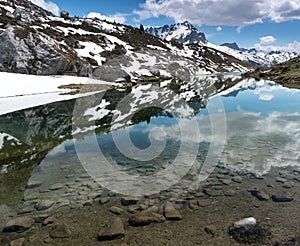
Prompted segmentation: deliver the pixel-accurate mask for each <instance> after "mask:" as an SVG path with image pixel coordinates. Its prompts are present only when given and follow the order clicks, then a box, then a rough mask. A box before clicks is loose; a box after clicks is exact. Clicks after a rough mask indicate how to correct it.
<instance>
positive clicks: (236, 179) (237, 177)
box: [232, 176, 243, 183]
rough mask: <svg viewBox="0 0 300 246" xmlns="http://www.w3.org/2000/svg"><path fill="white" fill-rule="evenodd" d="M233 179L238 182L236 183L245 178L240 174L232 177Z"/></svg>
mask: <svg viewBox="0 0 300 246" xmlns="http://www.w3.org/2000/svg"><path fill="white" fill-rule="evenodd" d="M232 181H234V182H236V183H242V181H243V178H242V177H240V176H235V177H233V178H232Z"/></svg>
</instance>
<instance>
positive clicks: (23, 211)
mask: <svg viewBox="0 0 300 246" xmlns="http://www.w3.org/2000/svg"><path fill="white" fill-rule="evenodd" d="M33 211H34V208H33V207H30V206H28V207H25V208H22V209H20V210H19V211H18V214H19V215H22V214H29V213H32V212H33Z"/></svg>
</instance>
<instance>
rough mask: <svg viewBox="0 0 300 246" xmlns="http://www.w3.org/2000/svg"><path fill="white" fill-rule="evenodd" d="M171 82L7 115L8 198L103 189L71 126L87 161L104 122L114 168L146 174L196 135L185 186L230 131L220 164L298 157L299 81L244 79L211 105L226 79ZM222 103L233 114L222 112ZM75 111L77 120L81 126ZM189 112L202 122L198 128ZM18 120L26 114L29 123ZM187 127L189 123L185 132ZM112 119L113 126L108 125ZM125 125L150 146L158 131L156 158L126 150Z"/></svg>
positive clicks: (258, 169)
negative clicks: (294, 84) (122, 142)
mask: <svg viewBox="0 0 300 246" xmlns="http://www.w3.org/2000/svg"><path fill="white" fill-rule="evenodd" d="M216 82H217V83H219V78H216V79H213V78H209V79H207V80H206V81H205V83H206V84H209V85H213V84H214V83H216ZM170 85H171V88H173V89H174V90H173V91H170V87H169V88H168V87H163V88H159V87H156V86H149V85H147V86H141V87H140V88H135V89H133V91H131V92H130V91H117V90H112V91H108V92H107V93H105V94H103V93H100V94H96V95H93V96H90V97H88V98H86V102H84V101H80V102H81V103H82V104H80V105H79V106H78V105H77V111H76V113H77V114H78V115H80V116H81V117H80V118H76V119H74V117H73V116H74V115H73V108H74V103H75V101H69V102H63V103H55V104H50V105H45V106H41V107H37V108H35V109H29V110H23V111H20V112H16V113H12V114H9V115H5V116H1V117H0V127H1V128H0V129H1V130H0V131H1V134H2V135H1V136H4V134H7V135H9V136H12V137H2V138H1V140H2V142H1V147H2V148H1V150H0V160H1V168H2V170H5V172H4V171H3V172H2V173H1V174H0V182H1V189H2V190H1V195H0V203H1V204H5V203H6V204H18V203H21V199H22V195H24V197H25V201H26V202H28V203H31V202H32V201H35V200H36V201H37V200H40V199H44V200H49V199H50V200H56V206H57V207H60V206H76V205H78V204H84V203H86V202H87V201H90V200H92V199H93V198H94V197H96V196H97V194H100V193H101V192H103V187H100V186H99V184H97V183H96V182H94V180H92V179H91V178H90V177H89V175H87V174H86V172H85V170H84V168H83V167H82V165H81V164H82V163H81V162H80V161H79V160H78V157H77V153H76V151H75V150H76V146H74V144H73V142H72V141H70V140H69V139H71V138H72V133H73V134H75V138H76V140H75V143H76V144H78V145H79V146H81V148H83V150H84V151H83V153H84V154H85V158H86V161H87V162H88V163H96V162H97V161H99V159H97V158H98V157H97V155H94V153H93V151H92V150H93V148H92V147H91V145H92V144H93V141H92V140H91V139H93V137H94V132H96V134H97V135H96V141H97V143H98V144H99V146H100V148H101V150H102V153H104V157H105V158H106V159H107V160H109V162H110V163H113V166H114V168H116V169H118V170H121V171H122V172H124V173H126V174H128V175H131V176H132V177H133V176H134V177H135V176H137V177H143V178H144V179H145V180H146V179H147V177H149V176H153V175H156V174H158V173H160V172H162V171H163V170H166V169H167V168H168V167H169V166H170V164H172V162H173V161H174V160H175V159H176V157H177V156H178V153H179V151H180V143H181V142H184V143H188V145H187V146H192V147H193V148H196V151H197V154H196V157H195V159H196V160H195V162H194V166H193V167H192V166H191V164H193V163H191V162H193V160H192V159H193V158H191V157H190V155H189V153H190V152H189V151H190V149H186V150H185V151H186V152H183V154H182V158H181V159H180V161H181V162H182V163H183V164H184V165H183V166H184V167H185V168H186V167H188V170H184V173H183V174H186V173H187V171H188V174H187V175H186V176H188V177H189V179H190V180H189V182H187V184H184V181H183V182H182V183H183V185H182V190H185V189H186V187H187V186H188V185H191V183H192V184H196V185H198V183H199V177H198V176H197V175H199V170H201V167H202V166H203V164H204V162H205V158H206V156H207V154H208V151H209V147H210V145H211V144H214V145H215V146H218V145H219V146H222V145H223V142H224V140H226V145H225V146H224V150H223V152H222V153H221V152H218V150H219V149H217V150H216V152H214V153H213V154H214V156H215V157H216V158H218V159H217V161H216V162H215V164H216V163H217V162H218V164H224V165H225V166H227V167H229V168H231V169H234V170H238V171H245V172H254V173H256V174H264V173H267V172H268V171H269V170H270V169H271V167H272V166H287V165H299V164H300V163H299V160H300V146H299V144H300V143H299V135H300V125H299V124H300V123H299V122H300V112H299V111H300V109H299V108H298V105H300V102H299V101H300V97H299V92H298V91H297V90H292V89H285V88H283V87H281V86H279V85H276V84H274V83H272V82H267V81H261V82H255V81H254V80H246V81H243V82H241V83H239V84H237V85H236V86H235V87H233V88H231V89H229V90H227V91H225V92H221V93H220V94H219V96H218V97H214V98H211V99H210V101H209V102H208V107H209V106H210V105H212V106H214V105H216V104H215V102H216V100H220V99H221V100H222V103H223V106H224V109H223V108H222V107H215V108H213V107H211V110H210V112H208V110H207V109H203V110H201V109H202V108H203V107H204V106H205V105H206V101H207V98H208V97H210V96H212V95H215V94H216V93H217V91H219V90H221V89H222V86H221V85H219V86H216V87H214V89H212V88H211V89H210V90H208V91H205V90H204V89H203V88H204V87H205V86H204V85H203V83H202V84H201V83H198V84H197V83H190V84H188V83H186V84H183V85H181V86H177V87H176V86H175V85H174V84H170ZM201 93H202V94H201ZM201 95H202V96H201ZM124 98H125V99H124ZM83 100H85V99H83ZM120 102H122V103H121V104H120ZM85 103H87V104H85ZM77 104H78V102H77ZM86 105H88V106H89V107H88V108H87V107H86ZM141 105H142V106H141ZM143 105H144V106H143ZM145 105H148V106H149V105H152V106H156V108H152V109H151V110H149V111H145V110H144V111H143V110H140V109H143V108H147V107H145ZM157 106H160V107H157ZM224 110H225V113H226V124H224V122H223V121H222V117H224V115H223V111H224ZM133 116H134V117H133ZM72 117H73V120H75V125H76V128H74V125H73V129H72ZM112 120H113V121H112ZM191 120H194V121H196V123H197V128H198V129H199V134H198V135H197V134H195V126H194V125H193V124H192V123H191V122H192V121H191ZM212 121H213V122H214V124H215V128H218V129H223V128H224V127H226V131H225V130H224V131H225V132H224V131H223V134H226V139H224V135H222V134H212ZM19 122H24V124H23V127H20V124H19ZM86 122H88V124H87V123H86ZM146 122H147V123H146ZM73 123H74V122H73ZM95 124H96V125H95ZM180 128H183V129H184V134H181V133H182V131H181V129H180ZM111 129H113V130H114V131H113V132H110V130H111ZM124 132H126V134H129V136H130V140H131V141H132V144H133V146H134V147H135V148H137V149H141V150H145V149H146V150H147V149H148V148H149V146H151V141H157V143H161V144H162V145H161V146H163V147H164V146H165V148H163V150H161V149H160V148H158V149H157V150H155V151H154V152H153V153H155V154H153V158H146V159H147V160H141V159H140V158H136V159H135V158H133V157H135V152H132V153H131V154H130V155H128V151H130V149H127V150H123V153H122V151H120V149H119V148H118V146H117V145H116V142H115V141H114V136H115V137H116V138H117V139H118V137H119V138H120V137H121V136H122V138H123V137H124ZM149 133H151V138H149ZM76 144H75V145H76ZM124 151H125V152H126V151H127V155H126V154H125V155H124ZM149 151H150V149H149ZM150 153H152V152H151V151H150ZM150 156H151V155H150ZM130 157H131V158H130ZM178 168H181V167H180V166H178ZM173 171H174V173H175V172H176V171H177V170H173ZM207 172H208V173H209V170H207ZM89 174H90V173H89ZM96 174H97V173H96ZM96 174H95V175H96ZM98 174H99V173H98ZM98 174H97V175H98ZM169 174H170V175H169V176H168V179H167V181H168V182H169V181H170V180H173V179H174V176H172V172H170V173H169ZM193 175H194V176H193ZM183 176H184V175H183ZM12 177H13V178H12ZM180 177H182V176H180ZM106 178H107V180H106V181H110V180H112V179H114V178H116V177H114V176H109V175H108V176H107V177H106ZM133 180H134V179H133ZM34 181H40V182H41V183H40V184H38V187H37V189H31V188H28V189H26V190H25V192H24V194H22V192H20V191H18V190H21V191H24V187H25V186H26V184H27V183H29V184H32V183H34ZM102 181H103V180H102ZM161 182H163V180H162V181H161ZM175 183H176V182H175ZM171 184H173V183H172V182H171ZM185 185H186V186H185ZM135 188H136V187H135ZM159 188H160V186H159ZM167 188H168V187H167Z"/></svg>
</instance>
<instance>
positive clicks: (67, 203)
mask: <svg viewBox="0 0 300 246" xmlns="http://www.w3.org/2000/svg"><path fill="white" fill-rule="evenodd" d="M70 205H71V202H70V200H60V201H59V204H58V208H62V207H68V206H70Z"/></svg>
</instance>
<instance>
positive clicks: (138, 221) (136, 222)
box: [128, 214, 152, 226]
mask: <svg viewBox="0 0 300 246" xmlns="http://www.w3.org/2000/svg"><path fill="white" fill-rule="evenodd" d="M128 222H129V224H130V225H131V226H145V225H150V224H151V223H152V217H151V216H149V215H144V214H136V215H133V216H131V217H130V218H129V220H128Z"/></svg>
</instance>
